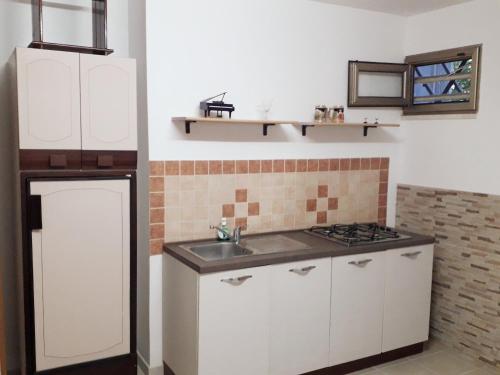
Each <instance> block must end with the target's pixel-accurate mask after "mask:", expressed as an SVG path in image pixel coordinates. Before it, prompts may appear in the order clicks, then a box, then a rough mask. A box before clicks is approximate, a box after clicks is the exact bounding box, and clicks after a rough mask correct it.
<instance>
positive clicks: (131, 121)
mask: <svg viewBox="0 0 500 375" xmlns="http://www.w3.org/2000/svg"><path fill="white" fill-rule="evenodd" d="M80 74H81V77H80V79H81V97H82V101H81V111H82V148H83V150H136V149H137V92H136V68H135V60H133V59H120V58H113V57H103V56H94V55H80Z"/></svg>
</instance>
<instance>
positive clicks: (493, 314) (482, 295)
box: [397, 185, 500, 370]
mask: <svg viewBox="0 0 500 375" xmlns="http://www.w3.org/2000/svg"><path fill="white" fill-rule="evenodd" d="M397 226H398V227H401V228H404V229H408V230H410V231H414V232H418V233H422V234H428V235H432V236H435V237H436V247H435V258H434V279H433V290H432V313H431V333H432V334H433V335H435V336H437V337H440V338H443V339H446V341H448V342H451V343H453V345H454V347H456V348H458V349H460V350H462V351H464V352H466V353H467V354H469V355H471V356H473V357H475V358H479V359H481V360H483V361H485V362H487V363H489V364H492V365H493V366H496V367H497V368H498V369H499V370H500V196H492V195H486V194H477V193H465V192H459V191H450V190H440V189H433V188H425V187H419V186H407V185H400V186H398V198H397Z"/></svg>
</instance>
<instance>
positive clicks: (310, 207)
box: [306, 199, 318, 212]
mask: <svg viewBox="0 0 500 375" xmlns="http://www.w3.org/2000/svg"><path fill="white" fill-rule="evenodd" d="M317 205H318V200H317V199H308V200H307V202H306V211H307V212H315V211H316V208H317Z"/></svg>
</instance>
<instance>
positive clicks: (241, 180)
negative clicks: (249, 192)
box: [235, 174, 253, 189]
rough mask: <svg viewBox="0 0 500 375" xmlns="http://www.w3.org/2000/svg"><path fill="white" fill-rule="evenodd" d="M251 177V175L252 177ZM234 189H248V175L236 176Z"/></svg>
mask: <svg viewBox="0 0 500 375" xmlns="http://www.w3.org/2000/svg"><path fill="white" fill-rule="evenodd" d="M252 176H253V175H252ZM235 177H236V180H235V183H236V189H248V186H249V185H250V183H249V181H250V175H248V174H237V175H236V176H235Z"/></svg>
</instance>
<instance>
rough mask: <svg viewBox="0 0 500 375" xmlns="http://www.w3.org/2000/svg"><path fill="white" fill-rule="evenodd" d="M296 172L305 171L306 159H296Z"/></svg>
mask: <svg viewBox="0 0 500 375" xmlns="http://www.w3.org/2000/svg"><path fill="white" fill-rule="evenodd" d="M297 172H307V160H297Z"/></svg>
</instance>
